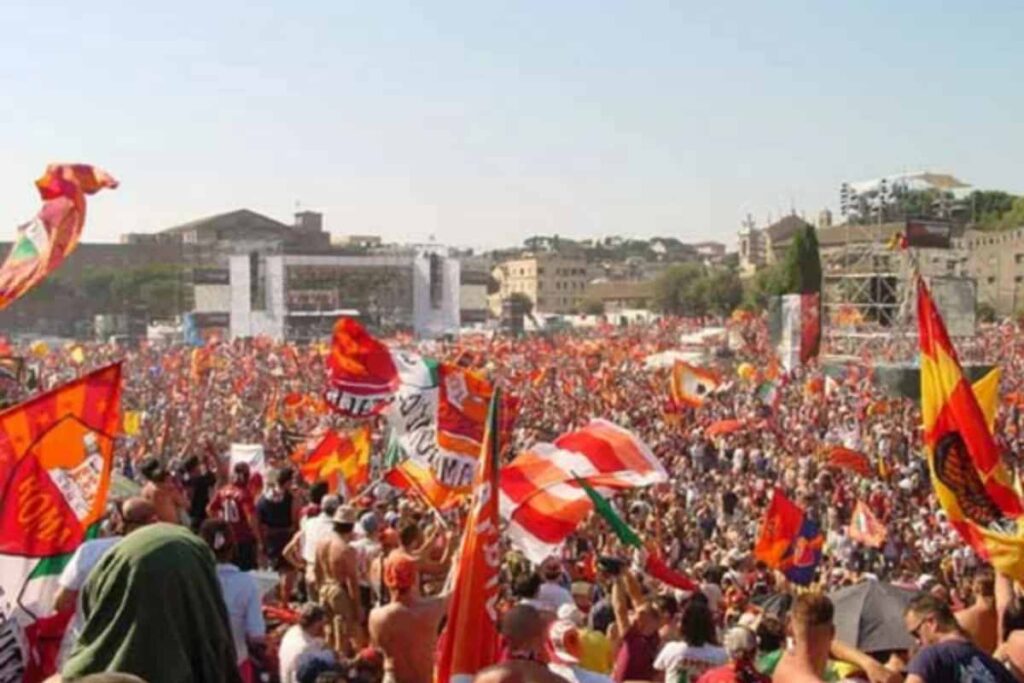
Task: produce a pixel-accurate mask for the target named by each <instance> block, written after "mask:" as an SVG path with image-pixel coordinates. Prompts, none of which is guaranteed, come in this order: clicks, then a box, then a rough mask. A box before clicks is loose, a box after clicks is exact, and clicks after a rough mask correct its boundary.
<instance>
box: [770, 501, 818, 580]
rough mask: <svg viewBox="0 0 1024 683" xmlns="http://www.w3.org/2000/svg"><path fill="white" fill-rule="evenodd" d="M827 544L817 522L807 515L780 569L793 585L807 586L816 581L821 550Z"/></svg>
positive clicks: (783, 558) (784, 556)
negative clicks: (815, 574)
mask: <svg viewBox="0 0 1024 683" xmlns="http://www.w3.org/2000/svg"><path fill="white" fill-rule="evenodd" d="M824 544H825V537H824V536H822V534H821V529H820V528H819V527H818V524H817V522H815V521H813V520H812V519H810V518H809V517H807V516H806V515H805V516H804V518H803V520H802V521H801V522H800V530H799V531H797V534H796V537H795V538H794V539H793V543H792V544H791V545H790V546H789V548H788V549H787V550H786V554H785V555H783V557H782V562H781V563H780V569H782V573H783V574H785V575H786V578H787V579H789V581H790V582H791V583H795V584H799V585H801V586H807V585H809V584H810V583H811V581H813V580H814V572H815V570H817V568H818V564H819V563H820V562H821V549H822V546H823V545H824Z"/></svg>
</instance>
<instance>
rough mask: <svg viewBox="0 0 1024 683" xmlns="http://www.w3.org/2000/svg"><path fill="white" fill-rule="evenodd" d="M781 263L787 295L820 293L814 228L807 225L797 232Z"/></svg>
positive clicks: (818, 260)
mask: <svg viewBox="0 0 1024 683" xmlns="http://www.w3.org/2000/svg"><path fill="white" fill-rule="evenodd" d="M782 263H783V266H782V272H783V275H782V278H783V283H784V284H785V291H786V292H787V293H791V294H813V293H815V292H820V291H821V254H820V253H819V251H818V234H817V232H816V231H815V229H814V226H812V225H807V226H805V227H804V228H803V229H802V230H799V231H797V233H796V234H795V235H794V236H793V241H792V242H790V243H789V249H787V250H786V257H785V258H784V259H783V261H782Z"/></svg>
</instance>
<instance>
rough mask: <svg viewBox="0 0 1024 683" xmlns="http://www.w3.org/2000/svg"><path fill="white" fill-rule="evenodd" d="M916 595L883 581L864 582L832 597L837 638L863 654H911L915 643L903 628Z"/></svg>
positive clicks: (838, 591) (913, 592)
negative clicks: (908, 606) (888, 651)
mask: <svg viewBox="0 0 1024 683" xmlns="http://www.w3.org/2000/svg"><path fill="white" fill-rule="evenodd" d="M915 595H917V593H916V592H915V591H912V590H909V589H907V588H899V587H898V586H894V585H892V584H891V583H882V582H880V581H861V582H860V583H858V584H855V585H853V586H848V587H846V588H841V589H839V590H837V591H833V592H831V593H829V595H828V597H829V598H830V599H831V600H832V604H833V605H834V606H835V626H836V637H837V638H838V639H839V640H841V641H842V642H844V643H846V644H847V645H851V646H853V647H855V648H857V649H858V650H860V651H861V652H868V653H871V652H884V651H886V650H909V649H910V648H911V647H913V646H914V644H915V643H914V639H913V637H912V636H911V635H910V633H908V632H907V627H906V626H904V625H903V610H904V608H906V606H907V603H908V602H910V600H911V598H913V597H914V596H915Z"/></svg>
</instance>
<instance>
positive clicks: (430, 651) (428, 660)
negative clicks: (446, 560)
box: [369, 554, 449, 683]
mask: <svg viewBox="0 0 1024 683" xmlns="http://www.w3.org/2000/svg"><path fill="white" fill-rule="evenodd" d="M417 575H418V572H417V568H416V561H415V560H413V559H411V558H409V557H407V556H405V555H403V554H392V556H391V557H389V558H388V560H387V561H386V562H385V563H384V584H385V585H386V586H387V587H388V591H389V592H390V593H391V602H390V603H388V604H387V605H384V606H383V607H376V608H374V610H373V611H371V612H370V624H369V628H370V640H371V641H372V643H373V645H374V646H375V647H377V648H379V649H380V650H381V651H383V652H384V683H430V681H431V680H432V679H433V675H434V654H435V650H436V649H437V629H438V626H439V625H440V624H441V619H442V618H443V617H444V615H445V612H446V611H447V609H448V597H449V596H448V595H440V596H437V597H430V598H424V597H422V596H420V594H419V591H418V590H417V586H416V582H417Z"/></svg>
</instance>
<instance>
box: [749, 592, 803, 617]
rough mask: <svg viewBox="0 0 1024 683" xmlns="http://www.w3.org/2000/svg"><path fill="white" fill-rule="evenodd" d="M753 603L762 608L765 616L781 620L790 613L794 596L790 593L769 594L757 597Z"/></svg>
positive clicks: (752, 600) (753, 599)
mask: <svg viewBox="0 0 1024 683" xmlns="http://www.w3.org/2000/svg"><path fill="white" fill-rule="evenodd" d="M751 602H753V603H754V604H755V605H757V606H758V607H760V608H761V609H762V610H763V611H764V613H765V614H771V615H774V616H776V617H779V618H780V619H781V618H784V617H785V616H786V615H787V614H788V613H789V608H790V607H791V606H792V605H793V596H792V595H790V594H789V593H769V594H767V595H758V596H755V597H753V598H752V599H751Z"/></svg>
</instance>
